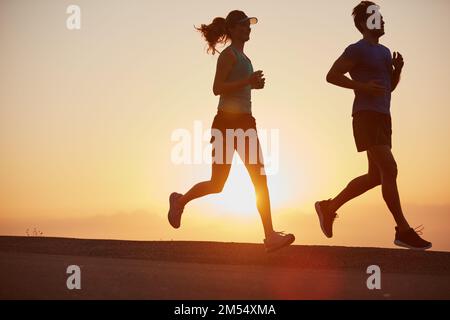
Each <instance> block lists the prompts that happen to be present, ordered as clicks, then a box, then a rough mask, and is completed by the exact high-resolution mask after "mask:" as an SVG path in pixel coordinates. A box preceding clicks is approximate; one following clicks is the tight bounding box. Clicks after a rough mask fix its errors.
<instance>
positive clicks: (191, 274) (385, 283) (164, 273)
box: [0, 252, 450, 299]
mask: <svg viewBox="0 0 450 320" xmlns="http://www.w3.org/2000/svg"><path fill="white" fill-rule="evenodd" d="M69 265H78V266H80V268H81V290H68V289H67V287H66V280H67V277H69V275H68V274H66V269H67V267H68V266H69ZM368 276H369V275H368V274H366V270H365V268H360V269H358V268H351V269H342V270H332V269H318V270H311V269H301V268H292V267H289V268H288V267H280V266H255V265H227V264H208V263H201V264H200V263H189V262H170V261H155V260H142V259H124V258H107V257H99V258H97V257H86V256H68V255H52V254H39V253H16V252H0V283H1V285H0V299H412V298H414V299H416V298H418V299H430V298H441V299H449V298H450V275H448V274H437V275H428V274H404V273H389V272H388V273H384V272H383V270H382V273H381V290H368V289H367V286H366V280H367V277H368Z"/></svg>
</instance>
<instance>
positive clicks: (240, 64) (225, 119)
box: [168, 10, 295, 252]
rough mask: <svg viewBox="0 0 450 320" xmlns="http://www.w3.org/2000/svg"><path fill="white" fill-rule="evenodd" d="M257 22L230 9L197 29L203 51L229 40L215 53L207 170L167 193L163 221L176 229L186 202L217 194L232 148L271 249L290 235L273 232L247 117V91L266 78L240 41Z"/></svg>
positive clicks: (257, 152) (261, 85)
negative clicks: (215, 100)
mask: <svg viewBox="0 0 450 320" xmlns="http://www.w3.org/2000/svg"><path fill="white" fill-rule="evenodd" d="M257 21H258V20H257V19H256V18H253V17H252V18H250V17H248V16H247V15H246V14H245V13H244V12H242V11H238V10H234V11H231V12H230V13H229V14H228V16H227V17H226V19H225V18H221V17H218V18H215V19H214V20H213V22H212V23H211V24H209V25H205V24H202V25H201V26H200V27H199V28H197V30H199V31H200V32H201V33H202V35H203V37H204V38H205V40H206V41H207V42H208V52H211V53H212V54H214V53H215V52H218V51H217V50H216V45H217V44H219V43H221V44H226V43H227V42H228V41H231V44H230V45H229V46H228V47H227V48H225V49H224V50H223V52H221V53H220V55H219V58H218V61H217V69H216V75H215V79H214V86H213V92H214V95H216V96H217V95H220V100H219V105H218V112H217V115H216V116H215V118H214V121H213V123H212V126H211V133H212V138H211V143H212V147H213V152H212V157H213V163H212V174H211V179H210V180H208V181H203V182H200V183H198V184H196V185H194V186H193V187H192V188H191V189H190V190H189V191H188V192H187V193H185V194H184V195H182V194H179V193H175V192H174V193H172V194H171V195H170V197H169V204H170V209H169V213H168V219H169V222H170V224H171V225H172V226H173V227H174V228H179V227H180V223H181V215H182V213H183V209H184V207H185V205H186V204H187V203H188V202H189V201H191V200H193V199H196V198H200V197H203V196H205V195H208V194H212V193H220V192H221V191H222V189H223V187H224V184H225V182H226V180H227V178H228V174H229V172H230V169H231V162H232V161H231V160H232V158H233V154H234V151H237V152H238V154H239V156H240V157H241V159H242V161H243V162H244V164H245V166H246V168H247V171H248V173H249V175H250V177H251V180H252V183H253V186H254V188H255V192H256V199H257V201H256V204H257V208H258V211H259V214H260V216H261V219H262V223H263V226H264V233H265V239H264V245H265V248H266V251H267V252H272V251H274V250H277V249H280V248H282V247H285V246H288V245H290V244H291V243H292V242H294V240H295V237H294V235H292V234H285V233H283V232H276V231H274V230H273V226H272V218H271V211H270V198H269V190H268V188H267V178H266V175H265V173H264V162H263V158H262V152H261V147H260V144H259V140H258V135H257V131H256V121H255V118H254V117H253V116H252V110H251V107H252V105H251V90H252V89H263V88H264V85H265V78H264V75H263V72H262V71H256V72H254V71H253V66H252V63H251V61H250V59H249V58H248V57H247V56H246V55H245V53H244V45H245V43H246V42H247V41H249V39H250V30H251V29H250V25H251V24H255V23H257ZM242 144H243V146H242Z"/></svg>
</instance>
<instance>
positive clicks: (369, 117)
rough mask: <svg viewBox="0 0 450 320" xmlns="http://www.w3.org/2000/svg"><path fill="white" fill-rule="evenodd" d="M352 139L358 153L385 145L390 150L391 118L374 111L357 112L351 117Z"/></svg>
mask: <svg viewBox="0 0 450 320" xmlns="http://www.w3.org/2000/svg"><path fill="white" fill-rule="evenodd" d="M353 137H354V138H355V143H356V148H357V150H358V152H363V151H367V150H368V149H369V148H370V147H373V146H379V145H387V146H389V147H391V148H392V122H391V116H390V115H388V114H384V113H381V112H376V111H368V110H367V111H366V110H363V111H358V112H356V113H355V114H354V115H353Z"/></svg>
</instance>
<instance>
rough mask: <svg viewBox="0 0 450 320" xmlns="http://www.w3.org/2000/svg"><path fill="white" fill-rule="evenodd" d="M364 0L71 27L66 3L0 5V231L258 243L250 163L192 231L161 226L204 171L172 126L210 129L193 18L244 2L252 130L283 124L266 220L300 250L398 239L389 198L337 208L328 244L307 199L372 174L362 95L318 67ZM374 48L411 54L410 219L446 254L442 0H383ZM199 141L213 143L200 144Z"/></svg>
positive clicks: (397, 150) (188, 213) (99, 20)
mask: <svg viewBox="0 0 450 320" xmlns="http://www.w3.org/2000/svg"><path fill="white" fill-rule="evenodd" d="M356 3H357V1H339V2H337V1H321V2H316V1H278V2H277V5H278V7H277V8H274V3H273V1H258V2H255V1H226V2H218V1H216V2H215V1H195V2H186V1H164V2H155V1H137V0H135V1H130V2H127V4H126V5H125V4H124V2H123V1H111V0H108V1H106V0H105V1H99V0H95V1H92V0H91V1H76V4H78V5H79V6H80V8H81V14H82V26H81V30H77V31H69V30H67V29H66V23H65V22H66V18H67V17H68V15H67V14H66V8H67V6H68V5H69V4H73V3H72V1H56V0H43V1H39V3H37V2H35V1H25V0H3V1H1V2H0V40H1V43H2V50H0V57H1V59H0V150H1V153H2V156H1V157H0V194H1V195H2V200H1V201H0V234H16V235H25V231H26V229H27V228H29V229H32V228H35V227H36V228H38V229H40V230H42V231H43V232H44V234H45V235H48V236H71V237H92V238H120V239H148V240H159V239H186V240H191V239H194V240H213V241H236V242H238V241H249V242H260V241H261V239H262V238H263V233H262V227H261V223H260V221H259V216H258V213H257V211H256V208H255V205H254V195H253V188H252V185H251V183H250V179H249V178H248V176H247V175H246V172H245V170H244V168H243V167H242V166H240V165H237V166H235V167H234V168H233V169H232V172H231V175H230V178H229V181H228V182H227V185H226V187H225V190H224V192H223V193H222V194H220V195H214V196H208V197H205V198H203V199H199V200H196V201H194V202H192V203H191V204H190V205H189V206H188V207H187V208H186V210H185V216H184V220H183V222H182V223H183V227H182V229H181V230H176V231H175V230H172V229H170V228H169V225H168V223H167V221H166V213H167V198H168V195H169V194H170V192H172V191H179V192H185V191H186V190H187V188H189V187H190V186H191V185H192V184H193V183H196V182H199V181H201V180H203V179H207V178H209V175H210V168H209V166H208V165H206V164H200V165H175V164H173V163H172V162H171V158H170V154H171V149H172V147H173V146H174V143H173V142H172V141H171V139H170V137H171V133H172V132H173V131H174V130H176V129H179V128H185V129H188V130H191V131H192V130H193V125H194V121H201V122H202V124H203V127H204V128H208V127H209V126H210V124H211V121H212V118H213V116H214V114H215V111H216V106H217V97H214V96H213V94H212V90H211V88H212V79H213V76H214V71H215V63H216V59H217V57H216V56H214V57H213V56H208V55H206V53H205V44H204V42H203V40H202V39H201V37H200V36H199V34H198V33H197V32H195V31H194V29H193V25H194V24H195V25H199V24H200V23H208V22H210V21H211V20H212V18H213V17H215V16H224V15H226V14H227V13H228V12H229V11H230V10H232V9H236V8H240V9H242V10H244V11H245V12H247V13H248V14H249V15H252V16H257V17H258V18H259V23H258V24H257V25H256V26H254V27H253V30H252V34H251V40H250V42H249V43H248V44H247V46H246V52H247V54H248V55H249V56H250V57H251V59H252V61H253V65H254V67H255V69H256V70H257V69H262V70H264V72H265V74H266V78H267V81H266V88H265V89H264V90H262V91H258V92H254V93H253V113H254V115H255V117H256V119H257V123H258V127H259V128H264V129H278V130H279V132H280V153H279V160H280V162H279V165H280V170H279V172H278V173H277V174H276V175H273V176H270V177H269V188H270V191H271V195H272V203H273V215H274V223H275V226H276V228H277V229H282V230H286V231H289V232H293V233H295V234H296V236H297V239H298V240H297V243H308V244H330V245H352V246H363V245H364V246H383V247H391V246H392V241H393V227H394V225H393V219H392V217H391V216H390V214H389V212H388V210H387V208H386V207H385V205H384V203H383V201H382V198H381V190H380V189H379V188H378V189H375V190H373V191H370V192H369V193H367V194H366V195H364V196H362V197H361V198H359V199H356V200H355V201H353V202H352V203H350V204H348V205H346V206H345V207H343V208H342V209H341V210H340V212H339V214H340V219H339V220H338V224H337V226H336V236H335V238H333V240H331V241H330V240H327V239H324V238H323V237H322V234H321V232H320V229H319V227H318V223H317V221H316V218H315V216H314V214H315V213H314V205H313V204H314V201H316V200H320V199H323V198H329V197H332V196H335V195H336V193H337V192H339V191H340V189H341V188H342V187H344V186H345V185H346V184H347V182H348V181H349V180H350V179H351V178H353V177H355V176H357V175H360V174H362V173H364V171H365V170H366V166H367V164H366V159H365V156H364V155H363V154H358V153H357V152H356V150H355V146H354V142H353V137H352V131H351V117H350V114H351V103H352V96H353V94H352V92H351V91H345V90H343V89H339V88H337V87H333V86H331V85H329V84H327V83H326V81H325V74H326V72H327V71H328V69H329V67H330V66H331V64H332V62H333V61H334V59H335V58H337V57H338V55H340V53H341V52H342V51H343V50H344V48H345V47H346V46H347V45H348V44H350V43H353V42H356V41H357V40H358V39H359V38H360V35H359V34H358V32H357V30H356V29H355V28H354V26H353V22H352V20H351V16H350V13H351V9H352V8H353V6H354V5H355V4H356ZM378 3H379V4H380V5H381V11H382V14H383V16H384V18H385V20H386V36H385V37H383V38H382V43H383V44H385V45H386V46H388V47H390V48H391V50H392V51H400V52H401V53H402V54H403V55H404V57H405V63H406V65H405V68H404V73H403V78H402V81H401V83H400V85H399V87H398V89H397V90H396V91H395V93H394V95H393V99H392V115H393V127H394V136H393V145H394V147H393V151H394V154H395V156H396V158H397V162H398V165H399V181H398V184H399V188H400V195H401V199H402V202H403V207H404V209H405V210H404V211H405V213H406V216H407V217H408V218H409V220H410V223H411V224H412V225H414V226H416V225H419V224H424V225H425V235H426V237H427V238H428V239H430V240H431V241H432V242H433V243H434V248H435V249H437V250H447V251H448V250H450V239H449V236H448V227H447V226H448V223H449V221H450V218H449V217H450V216H449V214H450V201H449V190H450V179H449V177H450V169H449V168H450V166H449V165H448V163H449V160H450V148H449V143H448V141H449V138H450V129H449V126H448V124H447V122H448V119H450V110H449V108H448V101H450V91H449V90H448V84H449V77H450V72H449V71H450V68H449V66H450V62H449V60H448V55H449V47H450V45H449V42H448V41H446V40H445V39H448V38H449V30H450V28H449V24H450V22H449V19H448V17H447V16H446V15H447V13H448V12H449V9H450V4H449V2H448V1H447V0H434V1H428V2H427V1H420V0H417V1H406V0H402V1H400V0H398V1H397V0H396V1H379V2H378ZM205 144H206V143H205Z"/></svg>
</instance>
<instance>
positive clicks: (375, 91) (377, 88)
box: [356, 80, 386, 97]
mask: <svg viewBox="0 0 450 320" xmlns="http://www.w3.org/2000/svg"><path fill="white" fill-rule="evenodd" d="M358 90H359V91H362V92H364V93H366V94H369V95H371V96H374V97H380V96H383V95H385V94H386V88H385V87H383V86H382V85H380V84H378V83H376V81H374V80H372V81H369V82H367V83H363V84H361V86H360V88H359V89H356V91H358Z"/></svg>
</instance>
